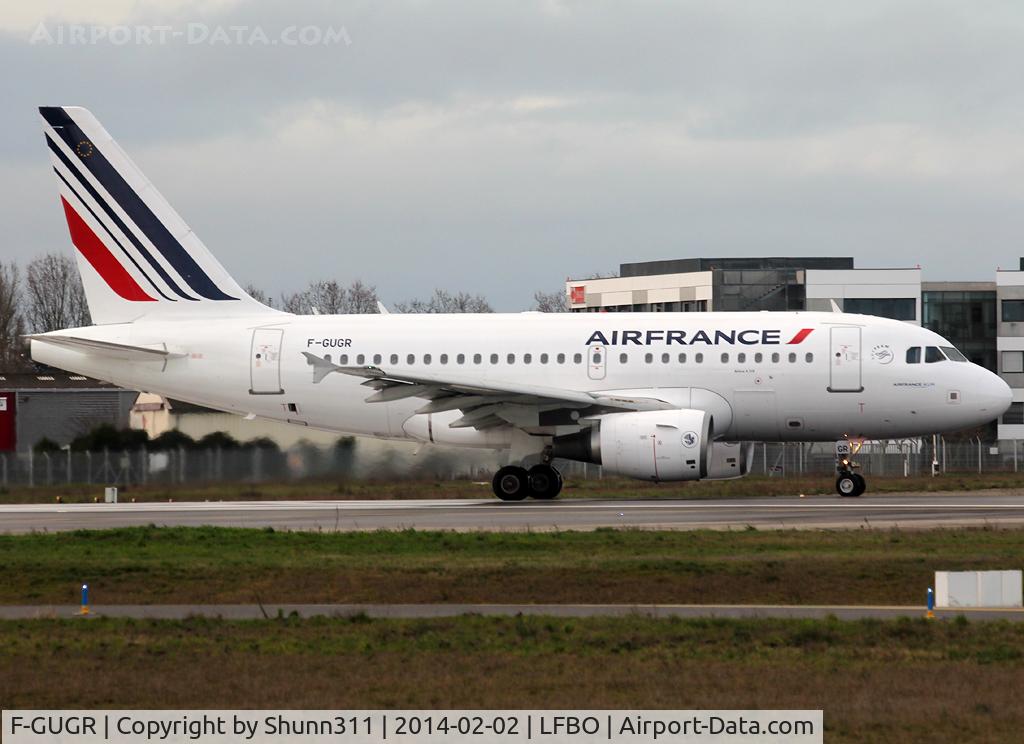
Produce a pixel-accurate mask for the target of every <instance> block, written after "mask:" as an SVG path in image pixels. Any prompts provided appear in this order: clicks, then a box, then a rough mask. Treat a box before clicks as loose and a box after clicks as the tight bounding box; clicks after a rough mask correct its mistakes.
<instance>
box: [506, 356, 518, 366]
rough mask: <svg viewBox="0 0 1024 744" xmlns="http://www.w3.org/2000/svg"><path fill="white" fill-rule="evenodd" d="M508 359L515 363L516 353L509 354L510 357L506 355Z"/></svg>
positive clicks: (509, 361)
mask: <svg viewBox="0 0 1024 744" xmlns="http://www.w3.org/2000/svg"><path fill="white" fill-rule="evenodd" d="M506 359H507V361H508V363H509V364H515V363H516V355H515V354H509V355H508V357H506Z"/></svg>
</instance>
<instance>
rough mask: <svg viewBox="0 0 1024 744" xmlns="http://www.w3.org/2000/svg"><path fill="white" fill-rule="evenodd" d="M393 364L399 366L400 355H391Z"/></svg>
mask: <svg viewBox="0 0 1024 744" xmlns="http://www.w3.org/2000/svg"><path fill="white" fill-rule="evenodd" d="M391 363H392V364H398V354H392V355H391Z"/></svg>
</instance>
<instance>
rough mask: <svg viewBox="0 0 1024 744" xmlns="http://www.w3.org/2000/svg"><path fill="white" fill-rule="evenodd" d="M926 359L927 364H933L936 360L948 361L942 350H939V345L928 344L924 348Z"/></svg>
mask: <svg viewBox="0 0 1024 744" xmlns="http://www.w3.org/2000/svg"><path fill="white" fill-rule="evenodd" d="M924 361H925V364H932V363H934V362H944V361H946V357H945V356H943V354H942V352H941V351H939V347H938V346H928V347H926V348H925V350H924Z"/></svg>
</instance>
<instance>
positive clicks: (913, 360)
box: [907, 346, 921, 364]
mask: <svg viewBox="0 0 1024 744" xmlns="http://www.w3.org/2000/svg"><path fill="white" fill-rule="evenodd" d="M920 363H921V347H920V346H911V347H910V348H909V349H907V364H920Z"/></svg>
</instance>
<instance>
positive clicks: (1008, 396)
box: [980, 369, 1013, 418]
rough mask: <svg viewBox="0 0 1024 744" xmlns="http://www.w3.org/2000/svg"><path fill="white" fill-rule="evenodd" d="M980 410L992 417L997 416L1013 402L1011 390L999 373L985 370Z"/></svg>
mask: <svg viewBox="0 0 1024 744" xmlns="http://www.w3.org/2000/svg"><path fill="white" fill-rule="evenodd" d="M982 390H983V391H984V392H983V394H982V400H981V401H980V402H981V404H982V410H983V411H984V412H985V413H989V414H991V416H992V418H998V417H999V416H1002V415H1003V414H1004V413H1006V409H1008V408H1009V407H1010V403H1012V402H1013V391H1012V390H1011V389H1010V386H1009V385H1007V384H1006V381H1005V380H1004V379H1003V378H1002V377H1000V376H999V375H997V374H995V373H993V372H989V371H988V370H987V369H986V370H985V381H984V385H983V386H982Z"/></svg>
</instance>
